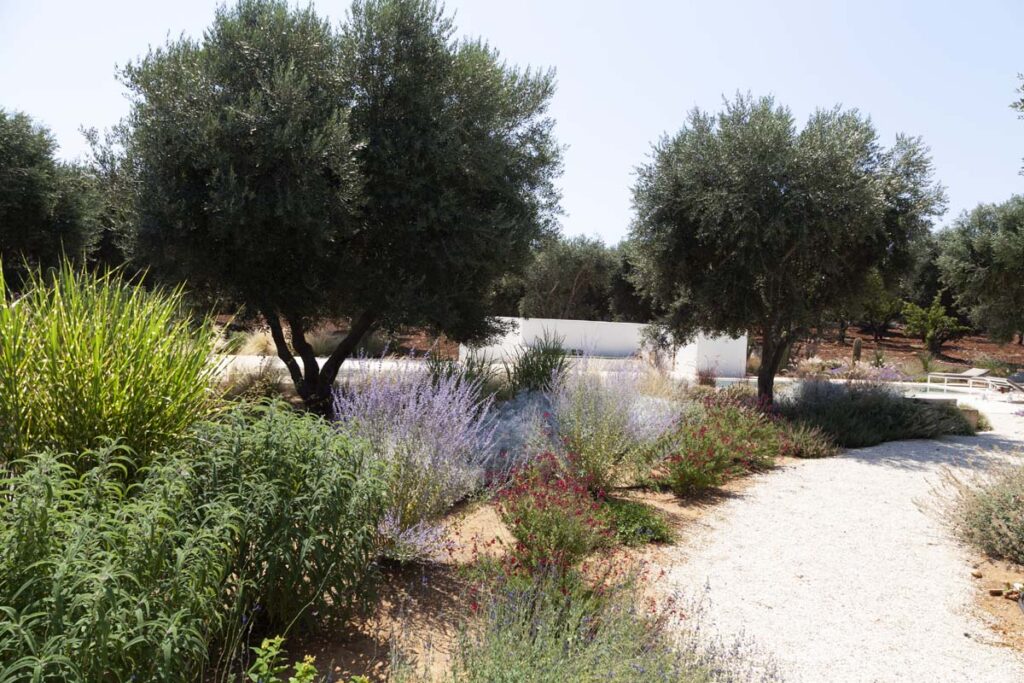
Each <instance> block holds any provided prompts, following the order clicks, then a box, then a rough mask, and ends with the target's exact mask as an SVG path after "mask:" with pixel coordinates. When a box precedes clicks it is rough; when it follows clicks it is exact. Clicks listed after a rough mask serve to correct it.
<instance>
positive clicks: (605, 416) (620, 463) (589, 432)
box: [549, 359, 679, 490]
mask: <svg viewBox="0 0 1024 683" xmlns="http://www.w3.org/2000/svg"><path fill="white" fill-rule="evenodd" d="M643 381H644V378H643V376H642V374H641V372H640V370H638V369H634V368H631V367H617V368H612V369H609V370H606V371H603V372H602V371H599V370H597V369H596V368H594V367H593V364H592V363H591V362H590V361H589V360H587V359H580V360H579V361H577V362H576V363H575V364H574V365H573V367H572V368H571V369H569V370H568V371H566V372H564V373H563V374H562V375H561V377H559V379H558V381H557V382H556V383H555V384H554V385H553V387H552V389H551V390H550V392H549V399H550V404H551V412H550V415H549V417H550V419H551V422H552V428H553V433H554V435H555V437H556V444H555V445H556V446H557V447H558V448H560V449H562V450H563V451H564V452H565V453H570V454H572V455H573V456H574V462H575V463H576V466H577V467H578V468H579V470H580V472H581V474H582V475H583V477H584V478H585V479H586V480H587V481H588V482H589V483H590V484H591V485H592V486H593V487H595V490H596V489H604V490H607V489H610V488H612V487H613V486H617V485H620V484H624V483H631V482H632V481H633V480H634V479H635V478H636V477H637V476H638V474H639V473H640V472H642V470H643V469H644V468H645V467H646V466H647V465H649V464H650V460H651V457H652V456H653V454H654V452H655V449H656V447H657V445H658V444H659V441H660V439H661V438H662V437H663V436H664V435H665V434H666V433H667V432H668V431H669V430H670V429H671V428H672V427H673V425H675V423H676V421H677V419H678V417H679V410H678V408H677V406H676V404H675V403H674V402H672V401H668V400H665V399H658V398H654V397H650V396H645V395H643V394H642V393H641V386H642V384H643Z"/></svg>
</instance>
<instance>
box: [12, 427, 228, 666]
mask: <svg viewBox="0 0 1024 683" xmlns="http://www.w3.org/2000/svg"><path fill="white" fill-rule="evenodd" d="M85 455H87V456H88V457H89V458H90V460H91V461H92V462H93V463H95V464H94V467H93V468H92V469H91V470H90V471H89V472H88V473H86V474H85V475H79V474H78V473H76V472H75V470H74V468H72V467H71V466H70V465H67V464H65V463H64V462H63V460H65V459H63V458H58V457H56V456H54V455H52V454H44V455H32V456H29V457H27V458H25V459H24V460H21V461H19V463H18V468H17V469H18V470H19V471H20V473H19V474H16V475H14V476H11V477H9V478H7V479H6V480H5V481H4V495H3V496H0V520H2V521H0V543H2V547H3V548H4V552H3V554H2V556H0V611H2V612H3V614H4V619H3V620H2V625H0V678H2V679H3V680H13V681H28V680H38V681H75V682H82V683H85V682H87V681H98V680H114V681H127V680H129V679H130V678H131V677H132V676H136V677H137V678H138V680H151V681H181V682H184V681H191V680H195V678H196V677H197V675H198V673H199V671H200V670H201V669H202V668H203V665H204V663H205V662H206V660H207V653H208V650H209V646H210V642H211V641H212V640H213V639H214V638H215V637H217V635H218V634H220V633H221V632H223V630H224V629H225V628H226V627H227V626H228V619H229V614H230V612H231V609H230V596H229V595H228V592H227V585H228V582H229V580H230V577H231V571H232V566H233V558H234V546H235V544H234V541H233V537H234V535H235V533H236V528H237V527H238V526H239V525H240V524H241V519H240V518H239V515H238V514H237V511H236V510H235V509H234V507H233V506H232V505H231V504H230V503H228V502H227V501H218V502H215V503H213V504H211V505H209V506H207V507H206V508H199V506H198V505H197V504H196V503H197V501H196V499H195V496H194V491H193V489H192V486H193V485H194V480H193V478H192V474H193V473H192V470H191V466H190V463H189V462H187V461H175V462H169V463H166V464H154V465H153V466H151V467H150V468H149V470H148V473H147V477H146V479H145V480H144V481H143V483H141V484H138V485H135V486H133V487H129V485H128V484H126V483H125V477H124V470H125V469H126V468H128V467H130V466H131V465H132V462H131V461H132V460H133V458H134V454H132V453H131V452H129V451H127V450H125V449H124V448H123V447H116V446H115V447H108V448H104V449H101V450H99V451H95V452H91V453H87V454H85Z"/></svg>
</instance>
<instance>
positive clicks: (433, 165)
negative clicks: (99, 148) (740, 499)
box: [123, 0, 560, 409]
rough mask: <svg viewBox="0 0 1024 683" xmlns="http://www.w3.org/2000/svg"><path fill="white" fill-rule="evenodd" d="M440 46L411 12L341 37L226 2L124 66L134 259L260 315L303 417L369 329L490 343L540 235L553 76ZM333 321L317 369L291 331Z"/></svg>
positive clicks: (370, 15) (441, 20)
mask: <svg viewBox="0 0 1024 683" xmlns="http://www.w3.org/2000/svg"><path fill="white" fill-rule="evenodd" d="M453 34H454V27H453V25H452V22H451V19H450V18H448V17H447V16H445V15H444V14H443V12H442V11H441V10H440V9H439V8H438V6H437V5H436V4H435V3H434V2H432V1H429V0H367V1H365V2H363V1H358V2H356V3H355V4H354V5H353V6H352V9H351V12H350V16H349V18H348V20H347V22H346V23H345V24H344V26H343V27H342V29H341V30H340V31H336V30H334V29H332V28H331V26H330V25H329V24H328V23H327V22H326V21H324V20H323V19H321V18H320V17H318V16H317V15H316V14H315V12H314V11H313V10H312V9H310V8H306V9H293V8H292V7H291V6H290V5H289V4H288V3H287V2H285V1H284V0H241V1H240V2H239V3H238V4H237V5H234V6H231V7H226V8H221V9H220V10H218V12H217V14H216V18H215V20H214V22H213V25H212V26H211V27H210V28H209V29H208V30H207V31H206V32H205V34H204V35H203V37H202V38H201V39H198V40H191V39H185V38H183V39H180V40H174V41H170V42H168V43H167V44H166V45H165V46H163V47H161V48H159V49H155V50H152V51H150V53H149V54H148V55H147V56H145V57H144V58H142V59H141V60H139V61H137V62H135V63H133V64H131V65H130V66H128V67H127V68H126V69H125V70H124V74H123V79H124V81H125V83H126V85H127V86H128V88H129V90H130V92H131V94H132V96H133V105H132V112H131V114H130V117H129V120H128V121H127V125H126V131H127V134H126V144H125V147H126V150H127V157H128V158H130V159H131V163H132V164H133V166H134V173H135V175H136V177H137V184H138V187H139V202H138V211H137V215H138V229H137V235H136V240H135V244H134V249H135V253H136V255H137V258H138V259H139V260H140V261H141V262H142V263H143V264H145V265H148V266H150V267H151V269H152V270H153V271H154V273H155V274H156V275H158V276H162V277H168V278H172V279H176V280H187V281H188V282H189V284H190V286H191V287H192V288H194V289H199V290H200V291H201V292H206V293H209V294H216V295H218V296H222V297H224V298H225V299H229V300H232V301H237V302H240V303H243V304H245V305H247V306H248V307H250V308H251V309H254V310H256V311H258V312H259V313H260V314H261V315H262V316H263V317H264V318H265V319H266V321H267V324H268V326H269V327H270V330H271V333H272V335H273V338H274V341H275V345H276V347H277V353H278V355H279V357H280V358H281V359H282V360H283V362H284V363H285V365H286V366H287V368H288V371H289V373H290V375H291V377H292V379H293V381H294V383H295V386H296V388H297V390H298V393H299V394H300V396H301V397H302V398H303V399H304V400H305V402H306V404H307V405H309V406H310V407H313V408H317V409H326V407H327V403H328V398H329V396H330V391H331V388H332V386H333V384H334V381H335V379H336V377H337V373H338V370H339V368H340V367H341V364H342V363H343V362H344V361H345V359H346V358H347V357H348V356H349V355H350V354H351V353H352V352H353V350H354V349H355V347H356V345H357V343H358V342H359V340H360V339H361V338H362V337H363V336H364V335H365V334H367V332H369V331H371V330H372V329H374V328H376V327H384V328H389V329H393V328H395V327H398V326H401V325H420V326H427V327H430V328H433V329H435V330H437V331H439V332H445V333H447V334H449V335H450V336H452V337H454V338H456V339H465V340H471V339H475V338H480V337H483V336H486V335H488V334H492V333H493V332H494V331H496V322H495V321H494V319H493V318H490V317H489V316H488V315H487V313H488V311H489V302H488V301H487V299H488V296H487V293H488V292H490V291H493V289H494V286H493V285H494V283H495V282H496V281H497V280H498V279H499V278H501V277H502V276H503V275H504V274H506V273H507V272H509V271H512V270H515V269H517V268H519V267H521V266H522V264H523V263H525V262H526V260H527V258H528V257H529V254H530V249H531V247H532V246H533V245H534V244H535V243H536V242H537V240H539V239H540V237H541V236H542V235H544V234H545V232H546V231H548V230H550V229H551V227H552V225H553V216H554V214H555V212H556V209H557V196H556V193H555V191H554V189H553V184H552V181H553V177H554V175H555V174H556V172H557V170H558V168H559V155H560V149H559V147H558V146H557V145H556V144H555V142H554V140H553V136H552V133H551V128H552V122H551V120H550V119H549V118H548V116H547V115H546V110H547V106H548V101H549V99H550V97H551V95H552V93H553V89H554V84H553V77H552V75H551V74H550V73H547V72H541V73H537V72H532V71H522V70H517V69H515V68H511V67H509V66H507V65H505V63H504V62H503V61H502V60H501V59H500V57H499V56H498V54H497V53H496V52H495V51H494V50H492V49H491V48H489V47H487V46H486V45H485V44H483V43H481V42H478V41H461V40H456V39H454V38H453ZM337 318H347V319H349V320H350V321H351V323H350V326H349V332H348V334H347V336H345V337H344V338H343V339H342V340H341V341H340V342H339V344H338V345H337V347H336V348H335V349H334V350H333V351H332V352H331V353H330V355H329V357H328V358H327V359H326V360H325V361H324V362H323V365H322V367H321V366H320V360H318V358H317V357H316V354H315V353H314V351H313V348H312V346H311V345H310V344H309V343H308V341H307V334H308V332H309V331H310V330H311V329H312V328H314V327H315V326H316V325H318V324H320V323H321V322H322V321H325V320H333V319H337ZM286 327H287V330H288V332H290V340H291V343H290V345H289V342H288V337H287V336H286ZM296 356H297V357H298V358H296ZM299 360H301V365H300V363H299Z"/></svg>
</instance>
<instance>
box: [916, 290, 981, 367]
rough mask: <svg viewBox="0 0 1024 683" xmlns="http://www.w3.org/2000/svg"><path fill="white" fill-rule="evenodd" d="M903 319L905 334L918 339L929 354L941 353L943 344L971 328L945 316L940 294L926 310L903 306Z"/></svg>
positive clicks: (962, 334)
mask: <svg viewBox="0 0 1024 683" xmlns="http://www.w3.org/2000/svg"><path fill="white" fill-rule="evenodd" d="M903 318H904V320H905V321H906V331H907V334H910V335H913V336H915V337H919V338H920V339H921V341H923V342H924V345H925V347H926V348H927V349H928V351H930V352H931V353H939V352H941V351H942V345H943V344H945V343H946V342H948V341H952V340H953V339H957V338H959V337H962V336H964V335H965V334H967V333H968V332H970V331H971V328H969V327H965V326H963V325H961V324H960V321H959V320H957V319H956V318H955V317H953V316H951V315H947V314H946V307H945V306H943V305H942V294H941V293H939V294H936V295H935V300H934V301H932V303H931V305H930V306H929V307H928V308H921V307H920V306H918V305H917V304H913V303H909V302H908V303H906V304H905V305H904V306H903ZM925 372H928V370H925Z"/></svg>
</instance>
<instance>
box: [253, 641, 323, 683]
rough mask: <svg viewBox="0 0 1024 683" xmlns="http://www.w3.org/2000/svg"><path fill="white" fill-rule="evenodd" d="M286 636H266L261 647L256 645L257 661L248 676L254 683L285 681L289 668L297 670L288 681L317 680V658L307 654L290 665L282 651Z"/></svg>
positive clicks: (254, 650) (309, 682)
mask: <svg viewBox="0 0 1024 683" xmlns="http://www.w3.org/2000/svg"><path fill="white" fill-rule="evenodd" d="M283 644H284V638H282V637H281V636H274V637H273V638H264V639H263V642H262V643H260V645H259V647H254V648H253V649H252V650H253V653H254V654H255V655H256V659H255V661H254V662H253V663H252V666H250V667H249V670H248V671H246V672H245V673H246V676H247V677H248V678H249V680H250V681H252V683H285V679H284V674H285V672H286V671H287V670H288V669H289V668H293V669H294V670H295V673H294V675H292V676H289V677H288V683H313V681H315V680H317V671H316V666H314V664H315V661H316V660H315V658H314V657H312V656H311V655H306V656H305V657H303V658H302V661H301V662H296V663H295V664H294V665H292V666H289V665H288V664H287V663H286V661H285V657H284V653H283V652H282V646H283Z"/></svg>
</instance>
